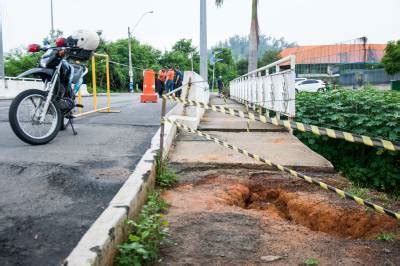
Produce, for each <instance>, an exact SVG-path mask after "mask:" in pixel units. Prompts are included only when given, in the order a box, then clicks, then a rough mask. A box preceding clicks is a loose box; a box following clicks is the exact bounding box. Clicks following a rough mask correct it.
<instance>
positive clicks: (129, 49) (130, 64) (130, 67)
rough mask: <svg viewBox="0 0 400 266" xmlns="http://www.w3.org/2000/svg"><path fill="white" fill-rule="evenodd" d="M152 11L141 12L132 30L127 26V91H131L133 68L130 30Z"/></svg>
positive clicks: (134, 27)
mask: <svg viewBox="0 0 400 266" xmlns="http://www.w3.org/2000/svg"><path fill="white" fill-rule="evenodd" d="M153 13H154V11H152V10H151V11H147V12H144V13H143V14H142V16H141V17H140V18H139V19H138V21H137V22H136V24H135V26H133V28H132V31H131V29H130V27H128V53H129V55H128V59H129V92H132V91H133V70H132V32H133V31H134V30H135V29H136V27H137V26H138V25H139V23H140V21H142V19H143V17H144V16H146V15H147V14H153Z"/></svg>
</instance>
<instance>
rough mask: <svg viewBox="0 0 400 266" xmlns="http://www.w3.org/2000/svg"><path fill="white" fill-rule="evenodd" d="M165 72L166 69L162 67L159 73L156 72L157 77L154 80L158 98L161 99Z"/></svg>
mask: <svg viewBox="0 0 400 266" xmlns="http://www.w3.org/2000/svg"><path fill="white" fill-rule="evenodd" d="M166 72H167V70H166V67H163V68H161V69H160V71H158V77H157V80H156V89H157V92H158V95H159V96H160V98H161V97H162V94H163V92H164V89H165V79H166V78H167V73H166Z"/></svg>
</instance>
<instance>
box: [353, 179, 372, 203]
mask: <svg viewBox="0 0 400 266" xmlns="http://www.w3.org/2000/svg"><path fill="white" fill-rule="evenodd" d="M348 192H349V193H350V194H352V195H354V196H357V197H359V198H362V199H364V200H368V199H369V192H370V191H369V189H368V188H363V187H360V185H358V184H357V185H356V184H354V183H353V184H352V185H351V187H350V188H349V189H348Z"/></svg>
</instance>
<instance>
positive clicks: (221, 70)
mask: <svg viewBox="0 0 400 266" xmlns="http://www.w3.org/2000/svg"><path fill="white" fill-rule="evenodd" d="M212 52H213V53H215V52H218V56H217V57H218V59H222V60H221V61H219V62H218V63H216V64H215V77H216V78H217V77H218V76H222V80H223V82H224V84H228V83H229V81H231V80H233V79H235V78H236V77H237V69H236V64H235V61H234V60H233V57H232V51H231V49H229V48H215V49H214V50H213V51H212ZM213 67H214V66H212V65H210V66H209V67H208V71H209V73H208V77H209V83H210V84H211V83H212V70H213ZM215 80H216V79H215Z"/></svg>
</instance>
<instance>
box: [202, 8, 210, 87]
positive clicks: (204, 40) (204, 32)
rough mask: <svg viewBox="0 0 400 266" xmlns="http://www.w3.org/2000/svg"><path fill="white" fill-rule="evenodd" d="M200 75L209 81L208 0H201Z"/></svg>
mask: <svg viewBox="0 0 400 266" xmlns="http://www.w3.org/2000/svg"><path fill="white" fill-rule="evenodd" d="M200 76H202V77H203V79H204V80H205V81H208V55H207V2H206V0H200Z"/></svg>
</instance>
